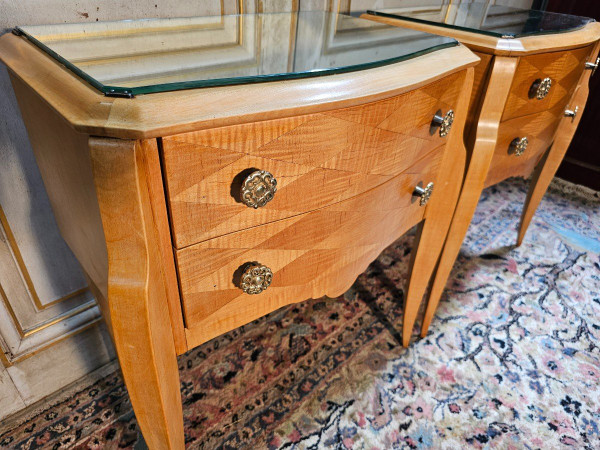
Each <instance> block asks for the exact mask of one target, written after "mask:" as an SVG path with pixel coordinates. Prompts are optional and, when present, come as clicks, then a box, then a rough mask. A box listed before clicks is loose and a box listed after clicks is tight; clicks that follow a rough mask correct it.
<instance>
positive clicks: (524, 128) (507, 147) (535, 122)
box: [485, 105, 564, 187]
mask: <svg viewBox="0 0 600 450" xmlns="http://www.w3.org/2000/svg"><path fill="white" fill-rule="evenodd" d="M563 117H564V107H563V106H562V105H561V106H560V107H558V108H554V109H552V110H548V111H543V112H541V113H537V114H531V115H528V116H523V117H517V118H516V119H511V120H507V121H505V122H501V123H500V128H499V130H498V143H497V144H496V150H495V151H494V157H493V159H492V163H491V165H490V170H489V172H488V175H487V178H486V180H485V186H486V187H488V186H492V185H494V184H496V183H499V182H500V181H502V180H505V179H506V178H510V177H515V176H522V177H527V176H529V175H530V174H531V172H532V171H533V169H534V168H535V166H536V165H537V163H538V161H539V160H540V158H541V156H542V155H543V154H544V152H545V151H546V150H547V149H548V148H549V147H550V145H551V144H552V139H553V137H554V133H555V131H556V128H557V127H558V124H559V122H560V120H561V119H562V118H563ZM523 138H526V139H527V145H526V148H524V149H523V148H521V149H518V148H517V146H516V143H517V140H519V139H523ZM521 150H522V153H521Z"/></svg>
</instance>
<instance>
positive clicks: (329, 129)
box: [162, 73, 464, 248]
mask: <svg viewBox="0 0 600 450" xmlns="http://www.w3.org/2000/svg"><path fill="white" fill-rule="evenodd" d="M463 78H464V73H462V74H454V75H451V76H449V77H448V78H446V79H444V80H440V81H436V82H434V83H432V84H430V85H428V86H425V87H423V88H421V89H418V90H416V91H413V92H409V93H406V94H402V95H400V96H395V97H392V98H389V99H386V100H381V101H378V102H373V103H368V104H366V105H361V106H357V107H351V108H345V109H340V110H335V111H330V112H327V113H321V114H313V115H305V116H298V117H292V118H288V119H280V120H274V121H266V122H259V123H253V124H247V125H238V126H234V127H224V128H218V129H214V130H206V131H199V132H196V133H189V134H184V135H178V136H172V137H169V138H164V139H163V140H162V147H163V162H164V169H165V179H166V184H167V187H168V199H169V205H170V211H171V223H172V227H173V236H174V242H175V246H176V247H177V248H183V247H187V246H189V245H192V244H195V243H197V242H200V241H203V240H206V239H209V238H213V237H216V236H220V235H222V234H225V233H230V232H233V231H238V230H242V229H245V228H250V227H253V226H257V225H262V224H264V223H269V222H273V221H275V220H281V219H284V218H287V217H291V216H294V215H298V214H302V213H306V212H309V211H313V210H315V209H319V208H322V207H324V206H327V205H330V204H333V203H337V202H340V201H343V200H346V199H349V198H352V197H354V196H356V195H359V194H361V193H363V192H366V191H368V190H370V189H373V188H374V187H376V186H379V185H381V184H383V183H385V182H386V181H388V180H390V179H392V178H393V177H394V176H396V175H398V174H399V173H400V172H402V171H403V170H405V169H406V168H407V167H409V166H410V165H411V164H413V163H414V162H415V161H417V160H418V159H420V158H421V157H422V156H423V155H424V154H426V153H429V152H430V151H431V150H432V149H434V148H436V147H439V146H440V145H443V144H444V143H445V142H446V140H447V139H446V138H441V137H440V136H439V133H437V129H435V130H434V131H433V134H432V133H431V132H430V131H431V121H432V119H433V116H434V115H435V113H436V111H437V110H442V111H444V112H446V111H448V110H449V109H456V101H457V98H458V95H459V92H460V90H461V87H462V83H463V82H462V79H463ZM249 169H260V170H267V171H269V172H271V173H272V174H273V175H274V176H275V178H276V179H277V182H278V187H277V193H276V194H275V197H274V199H273V200H272V201H271V202H269V203H268V204H267V205H265V206H263V207H262V208H259V209H254V208H248V207H247V206H246V205H244V204H243V203H241V201H240V200H239V198H236V197H237V193H238V192H239V189H240V187H239V184H240V183H237V184H235V183H234V179H236V178H239V175H240V174H241V173H242V172H244V171H248V170H249Z"/></svg>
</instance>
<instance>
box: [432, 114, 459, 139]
mask: <svg viewBox="0 0 600 450" xmlns="http://www.w3.org/2000/svg"><path fill="white" fill-rule="evenodd" d="M442 114H443V113H442V110H441V109H440V110H438V111H437V112H436V113H435V115H434V116H433V120H432V121H431V128H432V129H435V128H437V127H439V128H440V130H439V132H440V137H446V136H448V133H450V130H451V129H452V124H453V123H454V111H453V110H450V111H448V112H447V113H446V115H444V116H443V115H442ZM433 133H434V132H433V131H432V132H431V134H433Z"/></svg>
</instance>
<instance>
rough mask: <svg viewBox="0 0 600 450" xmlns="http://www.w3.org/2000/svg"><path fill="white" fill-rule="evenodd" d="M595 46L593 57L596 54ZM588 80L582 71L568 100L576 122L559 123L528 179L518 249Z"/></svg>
mask: <svg viewBox="0 0 600 450" xmlns="http://www.w3.org/2000/svg"><path fill="white" fill-rule="evenodd" d="M598 47H599V46H598V45H597V46H596V50H595V51H594V53H592V55H596V54H597V53H598ZM589 78H590V71H585V72H584V73H583V75H582V77H581V80H580V81H579V86H578V87H577V90H576V91H575V94H574V95H573V98H572V99H571V102H570V104H569V106H568V108H567V109H570V110H573V111H574V110H575V108H579V111H578V113H577V116H576V117H575V118H570V117H565V118H563V119H562V121H561V122H560V125H559V126H558V128H557V130H556V134H555V135H554V143H553V144H552V147H551V148H550V150H548V152H547V153H546V154H545V155H544V157H543V158H542V160H541V161H540V163H539V164H538V165H537V167H536V169H535V171H534V173H533V176H532V178H531V184H530V185H529V191H528V192H527V198H526V200H525V206H524V207H523V213H522V214H521V223H520V225H519V234H518V236H517V245H521V243H522V242H523V239H524V238H525V234H526V233H527V228H529V224H530V223H531V219H532V218H533V215H534V214H535V211H536V210H537V208H538V206H539V205H540V202H541V201H542V197H543V196H544V194H545V193H546V191H547V190H548V186H549V185H550V182H551V181H552V178H554V175H555V174H556V171H557V170H558V167H559V166H560V163H561V162H562V160H563V158H564V156H565V154H566V153H567V150H568V148H569V145H570V144H571V141H572V140H573V136H574V135H575V132H576V131H577V126H578V125H579V121H580V120H581V116H582V114H583V111H584V109H585V104H586V102H587V98H588V95H589Z"/></svg>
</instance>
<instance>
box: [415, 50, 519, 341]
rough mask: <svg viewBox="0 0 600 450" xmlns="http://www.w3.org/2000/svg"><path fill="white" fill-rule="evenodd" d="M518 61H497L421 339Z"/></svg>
mask: <svg viewBox="0 0 600 450" xmlns="http://www.w3.org/2000/svg"><path fill="white" fill-rule="evenodd" d="M517 62H518V58H509V57H498V56H497V57H495V59H494V64H493V67H492V74H491V77H490V81H489V83H488V88H487V93H486V96H485V100H484V102H483V105H482V107H481V113H480V115H479V120H478V124H477V130H476V136H475V144H474V147H473V150H472V152H471V157H470V160H469V166H468V168H467V173H466V177H465V179H464V183H463V186H462V190H461V193H460V198H459V200H458V204H457V206H456V211H454V217H453V218H452V223H451V225H450V230H449V232H448V238H447V240H446V243H445V245H444V250H443V252H442V255H441V257H440V261H439V264H438V266H437V269H436V273H435V275H434V279H433V284H432V287H431V292H430V293H429V301H428V303H427V309H426V310H425V316H424V318H423V324H422V326H421V337H425V336H426V335H427V330H428V329H429V325H430V324H431V320H432V319H433V315H434V314H435V311H436V309H437V307H438V304H439V302H440V298H441V296H442V292H443V290H444V287H445V286H446V282H447V281H448V277H449V276H450V271H451V270H452V266H453V265H454V262H455V261H456V257H457V256H458V252H459V251H460V247H461V245H462V242H463V240H464V238H465V235H466V234H467V230H468V229H469V224H470V223H471V219H472V218H473V214H475V209H476V208H477V203H478V202H479V198H480V197H481V192H482V191H483V187H484V183H485V179H486V177H487V173H488V170H489V167H490V163H491V162H492V157H493V156H494V150H495V149H496V142H497V139H498V127H499V125H500V120H501V118H502V113H503V111H504V105H505V104H506V100H507V98H508V93H509V91H510V87H511V84H512V80H513V77H514V74H515V70H516V68H517ZM450 214H452V213H450Z"/></svg>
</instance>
